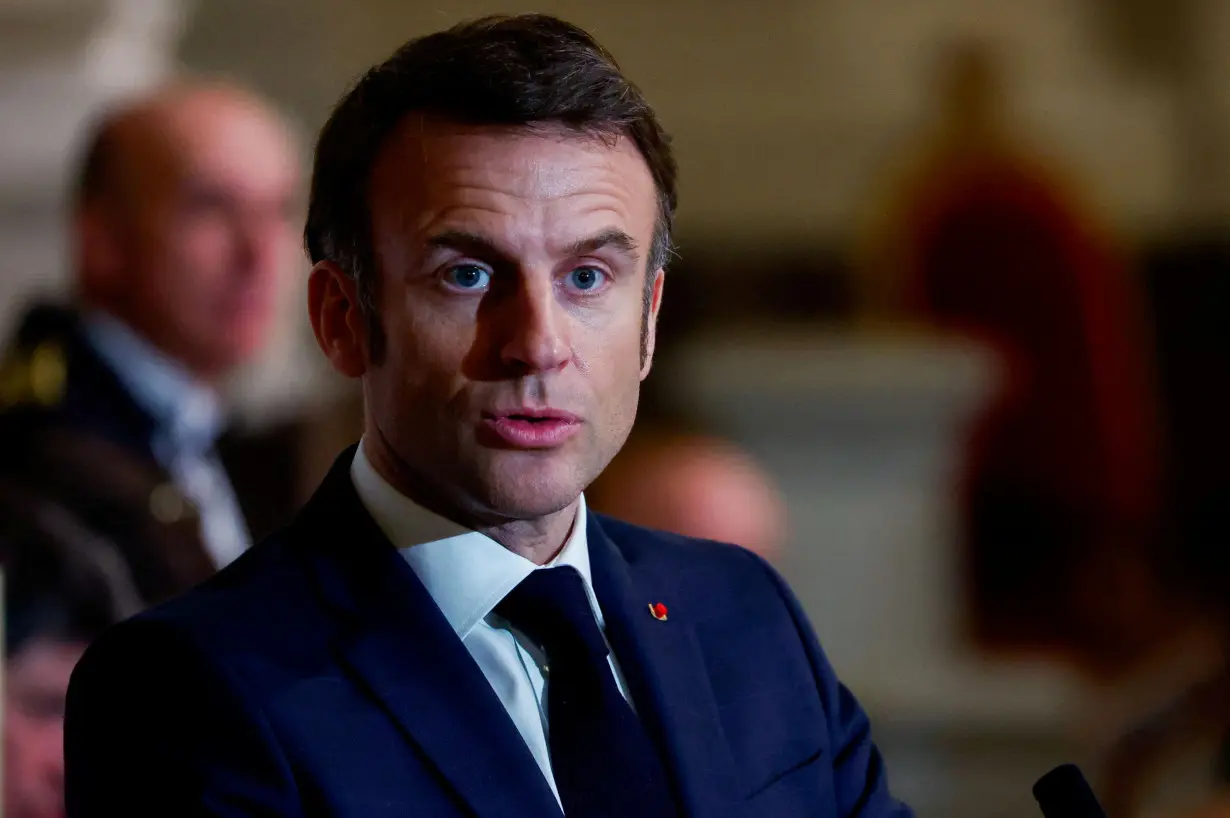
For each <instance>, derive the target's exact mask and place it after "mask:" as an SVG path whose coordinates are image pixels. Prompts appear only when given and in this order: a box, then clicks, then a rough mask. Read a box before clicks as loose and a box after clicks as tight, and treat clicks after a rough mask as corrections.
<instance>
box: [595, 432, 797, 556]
mask: <svg viewBox="0 0 1230 818" xmlns="http://www.w3.org/2000/svg"><path fill="white" fill-rule="evenodd" d="M589 495H590V500H591V502H592V504H593V506H594V508H595V510H597V511H601V512H603V513H606V514H610V515H612V516H614V517H618V518H620V519H622V520H625V521H627V522H630V523H633V524H634V525H641V526H645V527H647V528H654V529H657V530H660V531H671V532H674V533H676V534H683V535H685V536H689V537H700V538H703V539H709V540H718V541H720V542H728V543H734V544H736V545H742V546H744V547H745V548H748V549H750V550H752V551H755V552H757V553H758V554H760V555H761V556H764V557H769V558H772V557H774V556H776V555H777V554H778V552H779V549H780V548H781V545H782V541H783V539H784V537H785V534H786V512H785V508H784V505H783V503H782V500H781V498H780V497H779V495H778V492H777V490H776V488H775V487H774V484H773V482H772V480H771V479H770V477H769V476H768V475H767V474H766V473H765V472H764V471H763V470H762V469H761V468H760V467H759V466H758V465H757V464H756V463H755V461H753V460H752V459H751V458H750V457H748V456H747V455H746V454H744V453H743V452H741V451H740V450H739V449H737V448H735V447H734V446H732V445H730V444H728V443H725V442H723V441H720V440H716V439H712V438H707V437H700V436H670V437H665V438H658V439H650V440H642V441H641V442H639V443H636V444H633V445H632V446H629V447H628V448H627V449H626V450H625V451H623V452H621V453H620V454H619V456H618V457H617V458H616V459H615V461H614V462H613V463H612V464H611V466H610V468H608V469H607V471H606V473H604V474H603V475H602V477H601V479H600V480H599V482H598V483H596V484H595V485H594V487H593V488H592V490H591V491H590V492H589Z"/></svg>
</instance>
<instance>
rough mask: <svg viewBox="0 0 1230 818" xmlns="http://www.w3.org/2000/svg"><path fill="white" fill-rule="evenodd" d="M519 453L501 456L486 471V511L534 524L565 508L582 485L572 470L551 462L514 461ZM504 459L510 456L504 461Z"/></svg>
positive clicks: (573, 500)
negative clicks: (531, 521) (535, 521)
mask: <svg viewBox="0 0 1230 818" xmlns="http://www.w3.org/2000/svg"><path fill="white" fill-rule="evenodd" d="M517 454H522V453H514V452H507V453H501V455H500V456H497V458H496V460H498V461H504V462H498V463H493V464H491V465H492V468H491V469H490V470H489V471H488V476H489V479H488V480H487V481H486V483H487V485H486V491H485V492H484V493H485V494H486V495H487V498H486V501H487V505H488V507H489V508H490V509H491V510H492V511H494V512H495V513H496V514H498V515H499V516H501V517H505V518H507V519H511V520H534V519H538V518H542V517H547V516H550V515H552V514H557V513H559V512H561V511H564V510H565V509H567V508H569V507H570V506H571V505H572V504H573V503H575V502H576V501H577V498H578V497H580V496H581V492H582V491H583V490H584V488H585V485H584V483H583V482H582V481H580V480H578V479H577V477H576V471H575V469H573V468H571V467H570V466H568V465H566V464H563V463H553V462H550V461H551V460H552V458H539V459H534V458H518V457H517V456H516V455H517ZM507 455H513V456H512V457H508V456H507Z"/></svg>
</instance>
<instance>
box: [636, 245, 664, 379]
mask: <svg viewBox="0 0 1230 818" xmlns="http://www.w3.org/2000/svg"><path fill="white" fill-rule="evenodd" d="M665 282H666V270H664V269H663V268H661V267H659V268H658V270H657V272H655V273H654V274H653V295H652V297H651V298H650V301H649V310H648V311H647V314H646V316H645V342H644V344H643V345H642V354H641V380H645V378H647V377H648V376H649V370H650V369H652V368H653V350H654V346H655V345H656V343H657V340H658V311H659V310H660V309H662V286H663V284H664V283H665Z"/></svg>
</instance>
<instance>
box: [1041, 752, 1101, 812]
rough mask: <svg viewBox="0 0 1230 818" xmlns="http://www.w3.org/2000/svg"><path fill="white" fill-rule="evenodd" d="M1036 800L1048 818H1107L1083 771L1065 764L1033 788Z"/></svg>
mask: <svg viewBox="0 0 1230 818" xmlns="http://www.w3.org/2000/svg"><path fill="white" fill-rule="evenodd" d="M1034 798H1036V799H1038V806H1040V807H1042V814H1043V815H1044V816H1046V818H1106V813H1105V812H1104V811H1103V810H1102V805H1101V804H1099V803H1098V799H1097V797H1096V796H1095V795H1094V794H1093V790H1092V789H1090V788H1089V782H1088V781H1086V780H1085V776H1084V774H1082V773H1081V771H1080V767H1077V766H1076V765H1075V764H1064V765H1062V766H1059V767H1056V768H1055V769H1053V770H1051V771H1050V772H1049V773H1047V774H1046V775H1044V776H1042V777H1041V778H1039V779H1038V783H1037V784H1034Z"/></svg>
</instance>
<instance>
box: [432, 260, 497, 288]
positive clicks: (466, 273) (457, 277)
mask: <svg viewBox="0 0 1230 818" xmlns="http://www.w3.org/2000/svg"><path fill="white" fill-rule="evenodd" d="M444 278H445V280H447V281H448V283H449V284H452V285H453V286H454V287H457V288H458V289H460V290H481V289H483V288H484V287H486V286H487V285H488V284H490V283H491V273H489V272H487V271H486V270H484V269H483V268H482V267H479V266H478V265H477V264H458V265H457V266H456V267H451V268H449V270H448V272H447V273H445V274H444Z"/></svg>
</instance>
